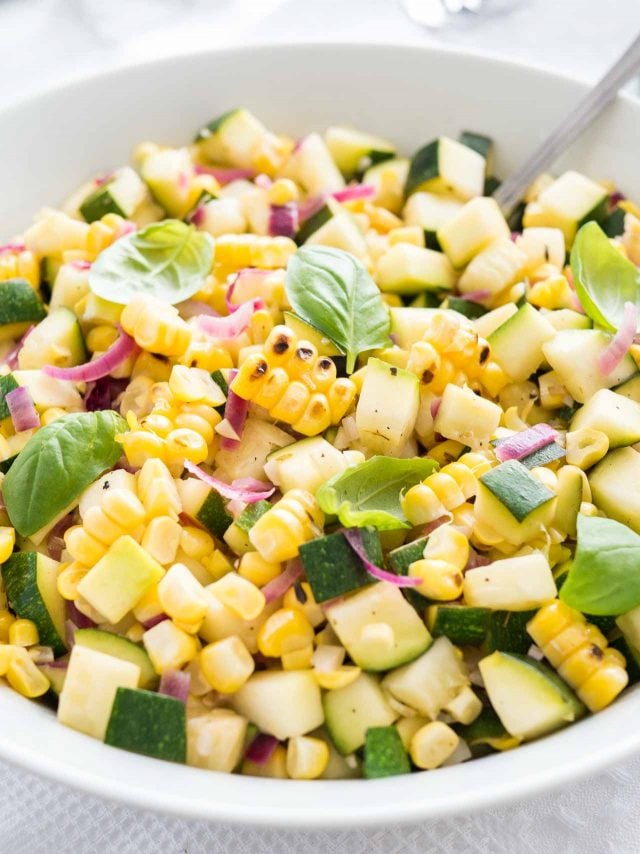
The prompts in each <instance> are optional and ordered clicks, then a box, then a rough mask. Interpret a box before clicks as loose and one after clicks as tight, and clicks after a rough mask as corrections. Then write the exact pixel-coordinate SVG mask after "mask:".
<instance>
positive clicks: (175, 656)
mask: <svg viewBox="0 0 640 854" xmlns="http://www.w3.org/2000/svg"><path fill="white" fill-rule="evenodd" d="M142 642H143V644H144V647H145V649H146V651H147V653H148V655H149V658H150V659H151V663H152V664H153V667H154V670H155V671H156V673H160V674H162V673H164V672H165V670H179V669H180V668H181V667H183V666H184V665H185V664H188V663H189V662H190V661H193V659H194V658H195V657H196V655H197V654H198V641H197V640H196V639H195V638H194V637H193V636H192V635H190V634H188V633H187V632H185V631H183V630H182V629H180V628H178V626H176V625H175V623H173V622H172V621H171V620H163V621H162V622H161V623H158V624H157V625H156V626H154V627H153V628H152V629H148V630H147V631H146V632H145V633H144V635H143V636H142Z"/></svg>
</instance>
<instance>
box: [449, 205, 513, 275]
mask: <svg viewBox="0 0 640 854" xmlns="http://www.w3.org/2000/svg"><path fill="white" fill-rule="evenodd" d="M510 234H511V231H510V229H509V225H508V223H507V221H506V219H505V218H504V216H503V215H502V211H501V210H500V208H499V206H498V203H497V202H496V201H495V199H488V198H480V199H472V200H471V201H470V202H467V204H466V205H464V207H463V208H461V209H460V210H459V211H458V212H457V213H456V214H455V216H453V217H451V219H449V220H448V221H447V222H445V223H444V225H442V226H440V228H439V229H438V233H437V237H438V243H439V244H440V246H441V247H442V249H443V251H444V252H445V253H446V255H447V257H448V258H449V260H450V261H451V263H452V264H453V266H454V267H464V266H466V265H467V264H468V263H469V261H470V260H471V259H472V258H473V257H474V255H477V254H478V253H479V252H482V250H483V249H484V248H485V247H487V246H488V245H489V244H490V243H493V241H494V240H498V239H499V238H501V237H509V235H510Z"/></svg>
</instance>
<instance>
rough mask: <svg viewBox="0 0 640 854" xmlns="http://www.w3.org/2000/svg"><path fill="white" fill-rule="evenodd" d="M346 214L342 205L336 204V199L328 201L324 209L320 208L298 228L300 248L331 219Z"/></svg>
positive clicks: (297, 241)
mask: <svg viewBox="0 0 640 854" xmlns="http://www.w3.org/2000/svg"><path fill="white" fill-rule="evenodd" d="M343 212H344V208H343V207H342V205H340V203H339V202H336V201H335V200H334V199H327V200H326V201H325V202H324V203H323V205H322V207H320V208H318V210H317V211H315V212H314V213H312V214H311V216H309V217H307V219H305V220H304V221H303V222H302V223H301V224H300V227H299V228H298V232H297V234H296V243H297V244H298V246H302V244H303V243H306V241H307V240H308V239H309V238H310V237H311V235H312V234H315V233H316V231H319V230H320V229H321V228H322V226H323V225H326V224H327V223H328V222H329V220H330V219H333V217H335V216H338V214H341V213H343Z"/></svg>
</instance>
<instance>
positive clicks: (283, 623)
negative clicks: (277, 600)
mask: <svg viewBox="0 0 640 854" xmlns="http://www.w3.org/2000/svg"><path fill="white" fill-rule="evenodd" d="M312 643H313V628H312V626H311V624H310V623H309V621H308V620H307V619H306V617H305V616H304V615H303V614H302V613H301V612H300V611H295V610H292V609H288V608H281V609H280V610H278V611H275V612H274V613H273V614H272V615H271V616H270V617H269V618H268V619H267V620H266V621H265V622H264V623H263V624H262V626H261V627H260V630H259V632H258V649H259V650H260V652H261V653H262V654H263V655H266V656H268V657H270V658H279V657H280V656H282V655H283V654H285V653H289V652H295V651H296V650H299V649H303V648H304V647H308V646H309V645H310V644H312Z"/></svg>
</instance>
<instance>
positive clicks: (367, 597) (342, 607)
mask: <svg viewBox="0 0 640 854" xmlns="http://www.w3.org/2000/svg"><path fill="white" fill-rule="evenodd" d="M326 615H327V618H328V620H329V622H330V623H331V626H332V628H333V630H334V632H335V633H336V635H337V636H338V637H339V638H340V642H341V643H342V645H343V646H344V648H345V649H346V650H347V652H348V654H349V656H350V658H351V659H352V660H353V662H354V663H355V664H357V665H358V667H362V668H363V669H364V670H373V671H380V670H389V669H390V668H392V667H399V666H400V665H401V664H406V663H407V662H409V661H413V659H414V658H417V656H419V655H420V654H421V653H423V652H424V651H425V649H427V647H428V646H429V644H430V643H431V635H430V634H429V632H428V631H427V628H426V626H425V625H424V623H423V622H422V620H421V619H420V617H419V616H418V615H417V614H416V612H415V610H414V609H413V608H412V607H411V605H409V603H408V602H407V601H406V600H405V598H404V597H403V595H402V593H401V592H400V589H399V588H398V587H395V586H394V585H393V584H389V583H388V582H386V581H380V582H378V583H376V584H373V585H371V586H370V587H366V588H365V589H364V590H360V591H358V592H357V593H354V594H353V595H351V596H349V597H348V598H346V599H341V600H340V601H339V602H335V603H333V604H331V605H329V606H327V608H326Z"/></svg>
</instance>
